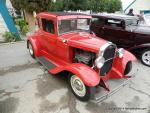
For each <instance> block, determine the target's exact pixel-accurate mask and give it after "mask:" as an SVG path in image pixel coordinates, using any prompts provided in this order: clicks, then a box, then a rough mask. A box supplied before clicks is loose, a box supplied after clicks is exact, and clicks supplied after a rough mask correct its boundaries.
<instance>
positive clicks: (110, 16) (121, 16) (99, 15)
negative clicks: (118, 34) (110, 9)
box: [92, 14, 138, 20]
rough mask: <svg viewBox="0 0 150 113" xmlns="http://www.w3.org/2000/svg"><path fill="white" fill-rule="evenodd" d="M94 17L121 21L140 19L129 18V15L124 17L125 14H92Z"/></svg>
mask: <svg viewBox="0 0 150 113" xmlns="http://www.w3.org/2000/svg"><path fill="white" fill-rule="evenodd" d="M92 16H97V17H103V18H113V19H121V20H127V19H138V18H137V17H135V16H128V15H123V14H92Z"/></svg>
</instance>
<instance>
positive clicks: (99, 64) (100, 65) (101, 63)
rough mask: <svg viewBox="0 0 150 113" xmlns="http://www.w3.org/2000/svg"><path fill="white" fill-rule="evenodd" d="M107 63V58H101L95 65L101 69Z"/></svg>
mask: <svg viewBox="0 0 150 113" xmlns="http://www.w3.org/2000/svg"><path fill="white" fill-rule="evenodd" d="M104 63H105V58H104V57H102V56H100V57H98V58H97V59H96V60H95V65H96V66H97V68H99V69H100V68H101V67H102V66H103V65H104Z"/></svg>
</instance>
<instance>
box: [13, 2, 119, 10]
mask: <svg viewBox="0 0 150 113" xmlns="http://www.w3.org/2000/svg"><path fill="white" fill-rule="evenodd" d="M11 1H12V4H13V6H14V7H15V8H16V9H23V10H26V11H28V12H33V11H36V12H41V11H64V10H72V11H76V10H87V9H88V10H92V11H93V12H104V11H105V12H109V13H113V12H115V11H119V10H121V9H122V3H121V0H56V2H53V0H31V1H29V0H23V1H22V0H11Z"/></svg>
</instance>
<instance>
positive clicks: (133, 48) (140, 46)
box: [129, 43, 150, 50]
mask: <svg viewBox="0 0 150 113" xmlns="http://www.w3.org/2000/svg"><path fill="white" fill-rule="evenodd" d="M140 48H150V43H146V44H141V45H137V46H135V47H132V48H130V49H129V50H136V49H140Z"/></svg>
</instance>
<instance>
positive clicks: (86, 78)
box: [27, 12, 136, 101]
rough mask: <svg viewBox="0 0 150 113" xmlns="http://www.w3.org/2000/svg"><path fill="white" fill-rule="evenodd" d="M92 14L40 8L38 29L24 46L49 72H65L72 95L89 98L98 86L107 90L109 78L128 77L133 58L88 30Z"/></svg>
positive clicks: (82, 98) (81, 98)
mask: <svg viewBox="0 0 150 113" xmlns="http://www.w3.org/2000/svg"><path fill="white" fill-rule="evenodd" d="M90 21H91V16H88V15H83V14H77V13H65V12H61V13H60V12H55V13H54V12H51V13H50V12H42V13H39V14H38V15H37V23H38V27H39V29H38V31H35V33H34V34H32V35H31V36H29V37H28V39H27V48H28V49H29V52H30V54H31V56H32V57H33V58H36V59H37V60H38V61H39V62H40V63H41V64H43V66H44V67H45V68H46V69H47V70H48V72H49V73H51V74H57V73H60V72H64V71H65V72H68V74H66V76H67V77H68V80H69V85H70V87H71V90H72V92H73V93H74V95H75V96H76V97H77V98H78V99H79V100H81V101H87V100H89V99H90V98H91V97H92V96H93V95H94V93H95V89H96V87H97V86H101V87H103V88H104V89H106V90H107V91H110V90H109V87H108V85H107V84H106V81H108V80H109V79H110V78H114V79H121V78H129V77H130V76H131V75H129V72H130V71H131V68H132V61H134V60H136V58H135V56H134V55H132V54H131V53H130V52H128V51H126V50H124V49H122V48H120V49H117V47H116V45H115V44H113V43H111V42H108V41H106V40H104V39H101V38H98V37H96V36H95V35H94V34H91V33H90V31H89V24H90Z"/></svg>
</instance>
